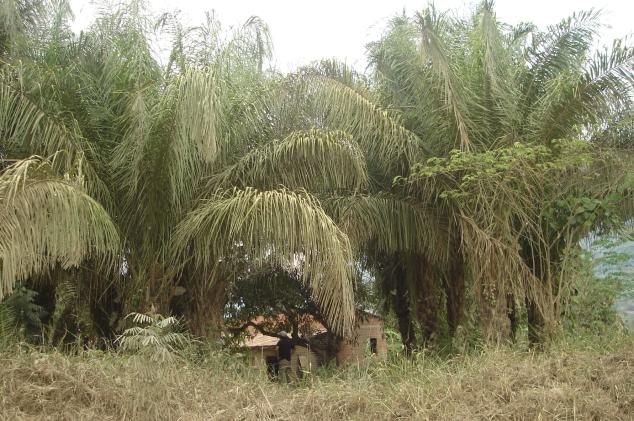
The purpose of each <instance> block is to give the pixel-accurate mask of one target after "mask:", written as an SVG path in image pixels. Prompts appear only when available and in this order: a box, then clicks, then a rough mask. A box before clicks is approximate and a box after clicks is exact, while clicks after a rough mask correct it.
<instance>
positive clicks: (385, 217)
mask: <svg viewBox="0 0 634 421" xmlns="http://www.w3.org/2000/svg"><path fill="white" fill-rule="evenodd" d="M324 206H325V208H326V210H327V211H328V213H329V214H330V215H332V217H333V219H334V220H335V221H336V222H337V224H338V225H339V226H340V227H341V229H342V230H343V231H344V232H345V233H346V234H347V235H348V236H349V237H350V239H351V240H352V242H353V244H354V245H355V248H357V249H358V250H366V249H367V248H368V247H369V246H373V247H375V248H376V249H377V250H378V251H380V252H383V253H388V254H393V253H403V254H408V253H412V254H417V253H418V254H424V255H426V256H428V257H429V258H430V259H432V260H434V261H436V262H444V261H445V260H446V257H447V246H448V241H449V240H448V229H449V228H448V221H447V220H446V219H444V218H443V217H440V216H439V215H437V214H436V212H435V211H434V210H433V209H432V208H431V207H429V206H425V205H421V204H416V203H415V202H413V201H412V200H405V199H402V198H399V197H398V196H395V195H392V194H388V193H383V194H375V195H350V196H341V197H332V198H327V199H325V200H324Z"/></svg>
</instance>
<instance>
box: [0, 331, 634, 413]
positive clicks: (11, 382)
mask: <svg viewBox="0 0 634 421" xmlns="http://www.w3.org/2000/svg"><path fill="white" fill-rule="evenodd" d="M633 347H634V337H633V336H631V335H630V334H627V333H626V332H625V331H615V332H613V333H612V334H610V335H603V336H601V337H595V338H594V340H593V341H583V340H578V341H575V340H572V339H563V340H562V341H561V342H560V343H558V344H556V345H554V346H553V347H552V348H551V349H550V350H549V351H547V352H544V353H530V352H520V351H514V350H512V349H510V348H507V347H502V348H498V349H487V350H485V351H482V352H478V353H472V354H470V355H458V356H454V357H451V358H447V357H439V356H435V355H434V354H431V353H426V352H422V353H419V354H416V355H415V356H414V357H413V358H411V359H404V358H400V359H394V360H392V361H388V362H379V361H374V360H372V359H369V360H368V361H367V362H366V363H364V364H360V365H350V366H346V367H343V368H342V367H339V368H337V369H333V368H330V369H323V370H321V371H320V372H318V373H315V374H313V375H312V376H309V377H307V378H305V379H303V380H302V381H301V382H300V383H297V384H294V385H291V386H286V385H280V384H277V383H273V382H270V381H269V380H268V379H267V377H266V374H265V373H263V372H260V371H258V370H255V369H252V368H249V367H248V366H247V365H246V364H245V363H244V362H243V360H242V359H241V357H240V356H237V355H231V354H228V353H226V352H224V351H221V350H219V349H217V348H216V347H215V346H214V345H213V344H198V345H196V346H193V347H190V348H188V349H186V350H184V352H182V353H180V354H179V356H178V358H175V359H173V360H170V361H156V360H153V359H152V358H149V357H148V356H146V355H129V354H127V353H122V352H116V351H114V350H113V351H94V350H86V351H81V352H76V353H74V354H62V353H59V352H56V351H48V352H42V351H41V350H38V349H36V348H34V347H32V346H27V345H15V346H13V347H12V348H11V349H6V350H5V351H3V352H2V353H0V414H1V415H0V418H2V419H6V420H20V419H36V420H37V419H47V420H57V419H59V420H62V419H73V420H75V419H77V420H92V419H101V420H115V419H116V420H120V419H122V420H179V419H180V420H209V419H212V420H214V419H217V420H234V419H235V420H260V419H280V420H291V419H292V420H325V419H333V420H334V419H347V420H357V419H358V420H362V419H363V420H365V419H374V420H384V419H385V420H388V419H390V420H391V419H450V420H456V419H465V420H466V419H469V420H477V419H483V420H484V419H527V420H529V419H530V420H532V419H557V420H563V419H570V420H573V419H601V420H606V419H608V420H610V419H614V420H617V419H620V420H622V419H631V418H632V417H634V353H632V352H631V350H632V348H633Z"/></svg>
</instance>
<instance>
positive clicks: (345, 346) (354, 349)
mask: <svg viewBox="0 0 634 421" xmlns="http://www.w3.org/2000/svg"><path fill="white" fill-rule="evenodd" d="M370 338H375V339H376V345H377V346H376V348H377V349H376V350H377V354H376V356H377V357H378V358H381V359H386V358H387V341H386V339H385V332H384V331H383V321H382V320H381V319H379V318H378V317H374V316H368V317H367V318H366V319H365V320H361V321H360V322H359V324H358V326H357V328H356V330H355V334H354V339H352V340H346V341H343V342H342V343H341V345H340V349H339V353H338V354H337V362H338V363H344V362H355V361H359V360H361V359H363V358H365V357H366V356H367V355H368V350H369V342H370Z"/></svg>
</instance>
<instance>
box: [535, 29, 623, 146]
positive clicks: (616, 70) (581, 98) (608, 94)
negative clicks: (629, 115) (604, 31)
mask: <svg viewBox="0 0 634 421" xmlns="http://www.w3.org/2000/svg"><path fill="white" fill-rule="evenodd" d="M569 79H572V81H570V82H569V81H568V80H569ZM567 82H568V83H567ZM633 99H634V48H632V47H629V46H627V45H624V43H623V41H621V40H616V41H615V42H614V44H613V46H612V48H611V49H610V50H605V51H599V52H597V53H596V55H595V56H594V58H593V59H592V60H591V61H590V62H589V64H588V67H587V70H586V72H585V73H584V74H583V75H579V76H574V75H565V76H563V77H562V80H557V82H556V83H554V84H552V85H551V89H549V92H548V93H547V94H546V95H544V96H543V98H542V99H541V100H540V102H539V103H538V105H539V107H536V110H535V111H534V114H533V115H531V117H530V121H531V122H532V123H533V127H535V128H536V129H537V130H536V137H537V138H538V139H541V140H551V139H557V138H561V137H564V136H566V135H569V134H570V133H569V130H570V128H573V127H575V126H576V125H579V124H582V123H583V124H596V123H600V122H602V121H603V120H604V119H606V118H607V117H608V116H609V115H610V114H611V113H613V111H614V110H619V109H630V108H631V106H632V101H633Z"/></svg>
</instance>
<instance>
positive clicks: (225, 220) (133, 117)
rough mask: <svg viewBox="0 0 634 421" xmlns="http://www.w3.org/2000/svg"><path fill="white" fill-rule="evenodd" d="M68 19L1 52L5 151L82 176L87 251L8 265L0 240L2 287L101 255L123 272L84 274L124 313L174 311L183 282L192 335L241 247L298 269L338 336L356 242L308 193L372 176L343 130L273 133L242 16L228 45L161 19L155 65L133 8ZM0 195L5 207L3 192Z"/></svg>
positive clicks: (269, 83) (255, 37)
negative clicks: (166, 38) (72, 24)
mask: <svg viewBox="0 0 634 421" xmlns="http://www.w3.org/2000/svg"><path fill="white" fill-rule="evenodd" d="M66 12H67V10H66V9H63V8H62V9H60V8H55V9H53V10H49V14H50V16H51V19H44V20H43V22H44V23H43V24H42V25H43V26H42V27H41V28H39V31H40V34H41V35H42V37H41V38H40V39H33V38H27V39H25V40H23V42H21V43H20V44H14V45H13V47H14V49H13V50H12V51H11V52H10V53H9V54H8V56H7V57H8V58H7V63H6V65H5V66H4V69H3V75H2V78H1V79H0V83H1V86H2V91H1V92H2V96H1V97H0V104H2V105H0V106H1V107H3V111H4V112H3V117H2V120H1V122H0V124H1V125H0V133H2V138H3V139H4V141H6V144H7V145H8V147H7V150H8V151H9V152H11V153H12V154H14V155H13V156H12V157H15V158H27V157H28V156H30V155H33V154H38V155H41V156H52V155H54V156H55V158H54V159H52V160H51V161H50V163H49V162H46V163H45V164H42V165H43V166H47V165H48V166H49V167H51V168H54V169H55V170H56V171H57V173H58V174H59V176H60V177H62V178H66V179H69V178H70V179H72V180H74V179H78V180H79V183H80V184H81V186H82V189H83V190H82V192H77V194H78V195H79V194H80V193H81V194H83V195H85V197H86V201H87V203H88V204H91V205H94V206H97V208H96V209H97V210H98V211H99V218H98V220H96V221H95V223H94V224H92V225H84V224H83V223H82V221H80V220H77V221H75V222H76V224H77V229H79V230H80V234H77V237H78V238H79V239H81V240H82V241H84V244H83V245H82V244H80V243H77V242H73V243H67V244H66V246H67V247H69V248H70V250H66V252H67V253H71V252H74V253H75V254H69V255H66V254H63V253H64V250H62V251H60V252H59V253H58V254H57V255H52V256H50V258H47V259H43V257H42V256H43V255H44V256H45V255H46V254H47V250H48V248H47V247H49V243H51V242H52V241H53V240H49V239H44V240H45V241H46V242H43V241H44V240H42V241H40V242H39V243H38V242H35V243H32V245H31V247H33V251H35V252H37V251H39V253H31V254H29V255H25V259H26V258H27V257H28V258H31V259H33V260H30V261H29V260H28V259H27V260H25V261H24V262H22V265H23V266H22V267H21V268H19V269H11V270H10V271H9V270H7V269H5V268H7V267H9V266H7V265H8V264H9V263H10V262H11V260H10V255H9V254H6V253H9V251H6V252H5V250H13V248H14V247H18V246H19V245H20V244H17V245H16V244H13V242H15V241H16V235H15V234H11V235H8V234H7V235H6V236H3V237H2V241H3V243H2V244H3V247H2V248H1V249H0V250H2V254H0V261H2V265H3V277H2V279H3V284H2V286H3V288H2V291H8V290H10V288H11V287H12V285H14V284H15V282H18V281H24V280H26V279H28V278H29V276H30V275H32V274H33V273H34V272H35V271H36V269H37V270H38V271H41V270H43V269H45V268H46V267H50V266H51V265H53V264H55V263H56V262H61V263H62V264H63V266H64V267H66V266H68V265H77V264H78V262H79V261H80V260H81V258H82V257H87V256H91V257H92V256H93V255H94V254H95V253H96V252H98V251H103V252H106V251H107V252H108V253H109V255H112V254H114V256H115V257H117V260H118V261H119V262H122V263H119V265H117V266H116V268H115V270H112V271H110V272H106V273H100V272H99V271H96V270H95V269H97V267H96V266H95V264H94V263H93V262H92V260H91V261H89V262H84V267H86V266H88V267H87V271H89V272H90V273H91V275H90V276H88V275H87V274H84V275H83V276H82V278H83V279H85V280H89V281H90V283H91V284H92V285H93V286H97V287H98V289H100V291H101V292H102V293H103V290H104V288H110V287H112V284H113V282H112V279H117V278H121V279H119V282H118V284H119V285H120V288H119V294H121V295H122V297H120V298H121V299H123V300H124V301H125V302H127V303H128V305H130V306H131V305H150V304H152V305H154V306H155V307H156V308H157V309H158V310H160V311H169V306H170V301H171V300H172V298H173V297H174V296H175V295H177V294H178V293H179V292H178V291H181V290H182V288H183V287H184V288H186V291H187V292H186V294H187V295H188V296H189V304H190V307H189V309H190V311H191V312H192V313H198V314H190V319H191V320H195V321H197V322H198V323H196V324H194V325H193V326H192V328H193V330H195V331H196V332H198V333H202V332H203V331H204V330H205V328H206V327H207V326H206V325H207V324H209V320H210V319H211V315H210V310H217V311H220V310H221V309H222V299H221V297H222V292H223V289H224V288H225V287H226V284H225V282H227V280H230V279H231V267H230V259H229V257H230V256H231V254H232V253H233V252H234V251H235V249H236V247H239V248H240V250H242V252H243V253H245V254H247V255H248V256H249V258H250V259H252V261H253V262H255V263H257V262H264V263H266V262H271V261H273V262H275V263H277V264H282V265H292V266H294V267H296V268H299V269H300V270H301V273H302V274H303V279H304V280H305V282H309V285H310V288H311V291H312V292H313V295H314V298H315V300H316V301H317V303H319V305H320V306H321V307H322V311H323V314H324V316H325V317H326V318H327V319H328V322H329V323H330V325H331V328H332V329H333V330H334V331H335V332H338V333H340V334H347V333H348V332H349V331H350V329H351V327H352V323H353V319H354V301H353V271H352V259H351V247H350V244H349V240H348V237H347V236H346V235H345V234H344V233H343V232H342V231H341V230H340V229H339V228H338V227H337V225H336V224H335V223H334V222H333V220H332V219H331V218H330V217H329V216H328V215H327V214H326V212H325V211H324V210H323V209H322V207H321V204H320V203H319V201H318V200H317V199H316V198H315V197H314V196H313V195H311V194H310V193H308V192H307V191H306V190H305V187H307V186H311V185H317V184H321V185H324V186H328V185H330V186H331V188H332V189H337V188H339V187H341V186H345V187H346V188H354V186H356V185H359V184H362V183H364V182H365V181H366V180H365V177H366V174H365V172H364V171H363V167H362V165H363V163H362V162H360V161H359V159H358V153H357V150H356V149H355V148H353V147H350V145H349V143H348V142H347V136H346V135H344V134H342V133H339V132H328V131H315V130H313V131H311V130H305V131H291V130H286V129H285V128H284V127H283V126H282V125H280V124H278V123H277V122H278V120H280V119H281V117H283V116H281V115H280V114H279V111H278V110H276V109H275V108H274V106H275V104H276V103H278V101H276V100H275V97H276V92H275V91H274V90H273V88H274V84H275V81H274V78H273V77H272V76H270V75H269V74H267V73H266V72H264V71H263V63H264V62H265V61H266V59H267V56H266V54H268V51H270V48H269V47H268V44H267V29H266V27H265V25H263V23H262V22H261V21H260V20H258V19H255V18H254V19H250V20H249V21H248V22H247V24H245V25H244V26H243V27H241V28H239V29H236V30H235V31H234V33H233V34H231V36H229V37H228V38H227V39H226V40H224V41H223V36H222V33H221V32H220V30H219V28H218V24H217V22H216V21H214V20H213V19H212V18H211V17H209V18H208V21H207V22H206V24H205V25H203V26H201V27H199V28H198V29H182V28H181V27H180V26H179V25H177V24H175V23H174V21H173V20H169V19H167V18H166V19H164V21H163V22H164V23H165V27H166V28H170V30H172V31H173V32H172V33H173V35H174V36H173V39H174V49H173V52H172V55H171V59H170V63H169V65H168V66H167V68H162V67H161V66H160V65H159V64H158V63H157V61H156V59H155V58H154V55H153V53H152V50H151V48H150V44H149V41H148V38H149V35H150V29H149V25H150V21H149V20H148V19H147V18H145V17H144V15H143V11H142V10H141V9H139V7H138V4H137V3H134V2H133V3H131V4H130V5H129V6H128V7H127V8H124V9H122V10H120V11H117V12H115V13H113V14H108V15H103V16H101V17H100V18H99V19H98V20H97V22H96V23H95V24H94V25H93V27H91V28H90V30H88V31H87V32H85V33H82V34H81V35H80V36H76V35H74V34H72V32H70V30H69V29H68V25H67V23H66V22H67V17H68V14H67V13H66ZM43 34H47V35H43ZM185 46H187V48H185ZM282 119H283V118H282ZM289 162H291V163H293V165H287V164H288V163H289ZM351 162H353V163H354V162H358V165H357V166H354V165H352V166H351V165H348V164H349V163H351ZM27 163H28V161H24V160H20V161H19V162H18V163H17V164H14V166H13V167H10V169H9V170H7V171H6V172H5V175H4V176H3V177H7V178H6V183H7V187H6V188H5V189H6V191H9V192H10V191H13V190H15V189H17V188H19V186H20V184H19V183H20V182H21V181H20V179H19V178H17V177H14V176H12V174H14V173H15V172H16V171H18V170H19V169H20V168H23V167H24V166H25V165H27ZM344 164H345V165H344ZM71 193H73V191H69V192H68V194H67V199H66V201H65V202H64V203H63V206H65V207H66V208H68V209H70V210H71V215H73V214H76V213H79V215H80V216H82V217H85V214H86V212H87V211H82V210H81V209H82V208H79V207H78V206H79V204H78V203H79V202H80V199H79V197H80V196H77V197H75V196H73V195H72V194H71ZM44 194H45V195H48V196H50V195H52V194H53V193H50V192H49V193H44ZM0 197H1V198H2V204H3V206H4V205H5V203H7V204H8V203H9V199H10V198H11V197H10V196H9V195H6V196H4V195H3V196H0ZM82 197H83V196H82ZM27 199H33V200H35V199H34V198H31V197H30V196H27ZM57 199H58V200H61V197H57ZM88 199H90V200H88ZM25 200H26V199H25ZM40 200H41V199H40ZM22 204H24V203H22ZM28 205H29V206H33V207H35V206H41V204H40V205H38V204H37V203H36V202H29V203H28ZM55 209H62V204H60V205H58V207H57V208H55ZM90 209H92V208H90ZM97 210H94V209H93V210H92V212H93V213H95V212H97ZM62 216H63V215H62ZM62 216H60V217H62ZM29 217H36V216H35V215H32V214H29V213H27V214H26V215H25V216H24V217H23V218H22V219H19V220H18V222H19V224H18V222H16V224H17V225H18V226H17V228H16V229H20V230H23V231H24V230H27V229H29V227H31V228H33V227H36V225H34V223H35V222H37V221H35V220H34V221H31V220H30V219H29ZM68 217H70V216H68V215H67V216H66V218H68ZM64 221H66V222H65V223H68V224H70V221H68V219H65V220H64ZM97 222H98V224H97ZM37 226H39V225H37ZM113 226H116V233H118V235H119V236H120V238H121V242H120V246H119V248H118V250H116V251H115V252H114V253H113V250H112V246H113V241H114V240H113V238H114V237H113V235H114V234H112V233H111V232H110V231H107V232H108V235H107V236H106V231H103V233H101V234H100V233H99V230H100V229H102V230H106V229H108V230H111V229H112V227H113ZM84 229H85V230H86V231H84ZM99 235H101V236H102V237H103V236H106V239H108V242H106V240H105V239H104V240H99V241H100V242H99V241H97V240H98V239H99V238H100V237H98V236H99ZM91 236H92V237H91ZM26 239H28V237H27V238H25V240H26ZM71 239H75V237H71ZM55 241H56V243H59V242H60V241H61V240H55ZM93 241H94V242H96V243H95V246H99V247H94V248H93V247H91V246H92V242H93ZM5 243H6V245H5ZM89 245H90V246H89ZM80 247H81V248H82V250H83V251H82V252H81V253H80V252H79V251H77V249H78V248H80ZM82 253H83V254H82ZM68 256H70V257H68ZM45 263H48V266H47V265H46V264H45ZM29 268H31V269H29ZM95 272H96V273H95ZM101 295H103V294H101ZM219 297H220V298H219ZM135 303H136V304H135ZM201 313H203V314H201Z"/></svg>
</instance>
